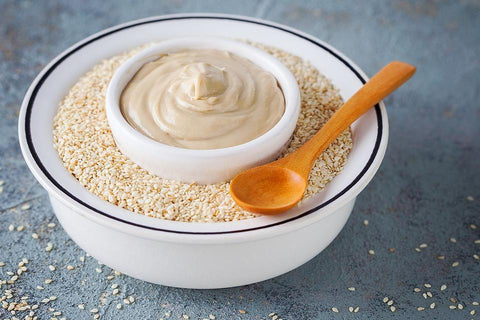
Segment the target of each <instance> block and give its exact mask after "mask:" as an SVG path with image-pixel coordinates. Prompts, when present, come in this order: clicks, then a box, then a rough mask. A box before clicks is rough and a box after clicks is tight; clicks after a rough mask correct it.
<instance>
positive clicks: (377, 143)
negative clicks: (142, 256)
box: [25, 16, 383, 235]
mask: <svg viewBox="0 0 480 320" xmlns="http://www.w3.org/2000/svg"><path fill="white" fill-rule="evenodd" d="M184 19H218V20H234V21H241V22H247V23H254V24H258V25H262V26H266V27H269V28H274V29H278V30H281V31H284V32H287V33H290V34H293V35H295V36H297V37H300V38H302V39H304V40H307V41H309V42H311V43H313V44H315V45H316V46H318V47H320V48H322V49H323V50H325V51H327V52H329V53H330V54H331V55H333V56H334V57H335V58H337V59H338V60H340V61H341V62H342V63H343V64H344V65H346V66H347V67H348V68H349V69H350V70H351V71H352V72H353V73H354V74H355V75H356V76H357V77H358V79H360V81H361V82H362V83H365V82H366V81H365V79H364V78H363V77H362V76H361V75H360V74H359V73H358V71H357V70H355V68H354V67H353V66H352V65H350V64H349V63H348V62H347V61H345V60H344V59H343V58H342V57H340V56H339V55H337V54H336V53H335V52H333V51H332V50H330V49H329V48H327V47H325V46H323V45H322V44H321V43H318V42H316V41H315V40H313V39H310V38H308V37H306V36H304V35H301V34H298V33H296V32H294V31H292V30H288V29H284V28H282V27H279V26H275V25H271V24H268V23H266V22H260V21H254V20H253V21H252V20H247V19H242V18H239V17H221V16H218V17H217V16H178V17H168V18H156V19H153V20H147V21H142V22H137V23H132V24H129V25H126V26H122V27H118V28H116V29H114V30H110V31H108V32H105V33H102V34H100V35H98V36H97V37H95V38H93V39H90V40H89V41H87V42H85V43H82V44H80V45H78V46H77V47H74V48H72V50H70V51H69V52H66V53H65V54H64V55H63V56H62V57H60V58H59V59H58V61H57V62H55V64H53V65H52V66H51V67H50V68H49V69H48V70H47V71H46V72H45V74H44V75H43V76H42V78H41V79H40V80H39V81H38V83H37V84H36V86H35V88H34V89H33V91H32V94H31V96H30V97H29V100H28V104H27V110H26V114H25V135H26V139H27V145H28V148H29V150H30V153H31V154H32V157H33V159H34V160H35V162H36V164H37V165H38V167H39V168H40V170H41V171H42V172H43V174H44V175H45V176H46V177H47V178H48V179H49V180H50V181H51V182H52V183H53V184H54V185H55V186H56V187H57V188H58V189H59V190H61V191H62V192H63V193H64V194H66V195H67V196H68V197H70V198H71V199H72V200H74V201H76V202H77V203H79V204H81V205H83V206H84V207H86V208H88V209H90V210H92V211H95V212H97V213H99V214H101V215H103V216H105V217H108V218H111V219H114V220H117V221H120V222H123V223H126V224H129V225H133V226H136V227H141V228H145V229H150V230H156V231H164V232H170V233H179V234H196V235H215V234H229V233H240V232H247V231H254V230H259V229H265V228H270V227H274V226H278V225H281V224H284V223H288V222H291V221H293V220H296V219H300V218H302V217H305V216H307V215H309V214H311V213H313V212H315V211H317V210H319V209H321V208H323V207H325V206H326V205H328V204H330V203H331V202H333V201H335V200H336V199H338V198H339V197H341V196H342V195H343V194H345V193H346V192H347V191H348V190H350V189H351V188H352V187H353V186H354V185H355V184H356V183H357V182H358V181H359V180H360V179H361V178H362V177H363V176H364V175H365V173H366V172H367V171H368V169H369V168H370V166H371V165H372V163H373V160H374V159H375V156H376V155H377V153H378V150H379V148H380V142H381V138H382V131H383V123H382V113H381V111H380V106H379V105H378V104H377V105H375V113H376V116H377V125H378V131H377V139H376V141H375V146H374V148H373V152H372V154H371V156H370V158H369V159H368V162H367V164H366V166H365V167H364V168H363V169H362V171H361V172H360V174H359V175H358V176H357V177H355V179H354V180H353V181H352V182H351V183H350V184H349V185H348V186H347V187H345V189H343V190H342V191H340V192H339V193H337V194H336V195H335V196H333V197H332V198H330V199H328V200H327V201H325V202H323V203H321V204H320V205H318V206H316V207H314V208H312V209H310V210H308V211H306V212H304V213H302V214H300V215H298V216H295V217H292V218H290V219H287V220H283V221H279V222H276V223H272V224H268V225H264V226H259V227H254V228H247V229H240V230H231V231H217V232H192V231H178V230H168V229H162V228H154V227H150V226H145V225H142V224H138V223H134V222H130V221H127V220H123V219H120V218H117V217H114V216H111V215H109V214H108V213H105V212H103V211H100V210H98V209H97V208H94V207H92V206H91V205H89V204H87V203H85V202H84V201H82V200H81V199H79V198H77V197H76V196H74V195H73V194H71V193H70V192H69V191H68V190H66V189H65V188H64V187H63V186H62V185H61V184H60V183H58V182H57V181H56V180H55V179H54V178H53V177H52V175H51V174H50V173H49V172H48V171H47V169H46V168H45V166H44V165H43V164H42V162H41V161H40V158H39V157H38V154H37V152H36V151H35V148H34V146H33V143H32V135H31V131H30V121H31V114H32V107H33V104H34V102H35V98H36V96H37V93H38V91H39V90H40V88H41V86H42V85H43V83H44V82H45V80H46V79H47V78H48V76H49V75H50V74H51V73H52V72H53V70H55V68H56V67H57V66H58V65H59V64H61V63H62V62H63V61H64V60H65V59H66V58H68V57H69V56H70V55H72V54H73V53H75V52H76V51H78V50H80V49H81V48H83V47H85V46H87V45H89V44H90V43H92V42H95V41H97V40H99V39H101V38H103V37H106V36H108V35H110V34H113V33H116V32H118V31H122V30H125V29H129V28H132V27H136V26H139V25H143V24H149V23H155V22H161V21H168V20H184Z"/></svg>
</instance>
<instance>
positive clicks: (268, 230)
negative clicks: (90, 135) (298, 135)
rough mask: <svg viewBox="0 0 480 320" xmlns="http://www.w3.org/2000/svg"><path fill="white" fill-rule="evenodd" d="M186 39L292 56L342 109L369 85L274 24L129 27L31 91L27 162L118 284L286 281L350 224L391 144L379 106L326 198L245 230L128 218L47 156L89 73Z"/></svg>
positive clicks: (367, 117)
mask: <svg viewBox="0 0 480 320" xmlns="http://www.w3.org/2000/svg"><path fill="white" fill-rule="evenodd" d="M187 35H190V36H206V35H209V36H212V35H213V36H219V37H232V38H245V37H248V38H249V39H250V40H252V41H256V42H261V43H263V44H265V45H269V46H274V47H277V48H280V49H282V50H284V51H287V52H291V53H293V54H295V55H297V56H299V57H301V58H302V59H304V60H306V61H309V62H310V63H311V64H312V65H313V66H314V67H315V68H317V69H318V70H319V71H320V72H321V73H323V74H324V75H325V76H326V77H328V78H329V79H331V81H332V82H333V84H334V85H335V86H336V87H337V88H338V89H339V92H340V94H341V95H342V97H343V98H344V99H348V98H349V97H351V96H352V94H354V93H355V92H356V91H357V90H358V89H359V88H360V87H361V86H362V85H363V83H364V82H365V81H366V80H367V79H368V78H367V76H366V75H365V74H364V73H363V72H362V71H361V69H360V68H359V67H358V66H357V65H355V63H353V62H352V61H350V60H349V59H348V58H347V57H346V56H345V55H343V54H342V53H340V52H339V51H337V50H336V49H335V48H333V47H332V46H330V45H328V44H327V43H325V42H322V41H321V40H319V39H317V38H315V37H313V36H311V35H308V34H306V33H304V32H301V31H298V30H295V29H293V28H290V27H287V26H284V25H280V24H277V23H274V22H270V21H265V20H259V19H255V18H249V17H242V16H233V15H224V14H178V15H169V16H160V17H151V18H146V19H142V20H137V21H132V22H128V23H125V24H123V25H120V26H115V27H113V28H109V29H107V30H104V31H101V32H99V33H97V34H94V35H92V36H90V37H88V38H87V39H85V40H83V41H81V42H79V43H77V44H75V45H74V46H72V47H71V48H68V49H67V50H66V51H65V52H63V53H61V54H60V55H59V56H58V57H56V58H55V59H53V60H52V62H51V63H49V64H48V65H47V66H46V67H45V68H44V69H43V70H42V71H41V72H40V74H39V75H38V77H37V78H36V79H35V80H34V81H33V83H32V85H31V86H30V88H29V89H28V91H27V93H26V95H25V99H24V101H23V104H22V108H21V110H20V115H19V125H18V126H19V140H20V147H21V148H22V153H23V156H24V158H25V161H26V162H27V165H28V167H29V168H30V170H31V171H32V173H33V174H34V176H35V178H36V179H37V180H38V181H39V183H40V184H41V185H42V186H43V187H44V188H45V189H46V190H47V191H48V194H49V197H50V201H51V203H52V207H53V210H54V212H55V214H56V216H57V218H58V220H59V222H60V223H61V225H62V226H63V228H64V230H65V231H66V232H67V233H68V235H69V236H70V237H71V238H72V239H73V240H74V241H75V242H76V243H77V244H78V245H79V246H80V247H81V248H82V249H83V250H85V251H87V252H88V253H89V254H91V255H92V256H93V257H95V258H96V259H98V260H100V261H102V262H103V263H105V264H106V265H107V266H109V267H110V268H113V269H115V270H118V271H121V272H123V273H124V274H127V275H129V276H132V277H135V278H138V279H142V280H145V281H149V282H153V283H157V284H162V285H168V286H174V287H184V288H224V287H233V286H239V285H245V284H249V283H253V282H258V281H262V280H266V279H269V278H272V277H275V276H278V275H280V274H283V273H285V272H288V271H290V270H292V269H294V268H296V267H298V266H300V265H302V264H303V263H305V262H307V261H308V260H310V259H312V258H313V257H315V256H316V255H317V254H318V253H319V252H321V251H322V250H323V249H325V248H326V247H327V246H328V245H329V243H330V242H332V241H333V239H334V238H335V237H336V236H337V234H338V233H339V232H340V231H341V230H342V228H343V226H344V225H345V223H346V221H347V219H348V217H349V216H350V213H351V212H352V208H353V205H354V203H355V199H356V197H357V196H358V195H359V193H360V192H361V191H362V190H363V189H364V188H365V187H366V186H367V184H368V182H369V181H370V180H371V179H372V178H373V176H374V175H375V173H376V172H377V170H378V168H379V166H380V164H381V162H382V159H383V155H384V154H385V149H386V147H387V142H388V117H387V113H386V110H385V106H384V105H383V103H380V104H378V105H377V106H375V108H373V109H372V110H370V111H369V112H367V113H366V114H364V115H363V116H362V117H361V118H360V119H358V120H357V121H355V122H354V123H353V124H352V126H351V129H352V138H353V147H352V150H351V151H350V154H349V156H348V161H347V163H346V165H345V167H344V168H343V170H342V171H341V172H340V173H339V175H338V176H336V177H335V178H334V179H333V180H332V181H331V182H330V183H329V184H328V185H327V186H326V188H325V190H324V191H323V192H321V193H320V194H318V195H316V196H314V197H312V198H310V199H308V200H306V201H305V202H303V203H302V204H301V205H300V206H298V207H296V208H293V209H291V210H289V211H288V212H285V213H283V214H280V215H276V216H262V217H259V218H255V219H248V220H243V221H234V222H221V223H186V222H178V221H168V220H162V219H155V218H150V217H147V216H144V215H141V214H135V213H132V212H130V211H128V210H125V209H122V208H120V207H117V206H115V205H113V204H111V203H109V202H107V201H104V200H102V199H100V198H99V197H97V196H96V195H94V194H92V193H91V192H89V191H88V190H87V189H86V188H84V187H83V186H82V185H81V184H80V182H78V181H77V180H76V179H75V178H74V177H73V176H72V174H71V173H70V172H69V171H68V170H67V169H66V168H65V167H64V165H63V163H62V161H61V159H60V157H59V156H58V153H57V152H56V150H55V148H54V147H53V143H52V141H53V133H52V127H53V119H54V117H55V115H56V113H57V106H58V103H59V102H60V101H61V100H62V99H63V97H64V96H65V94H66V92H68V90H69V89H70V88H71V86H72V85H73V84H75V83H76V82H77V81H78V79H79V77H81V76H82V75H84V74H85V73H86V72H87V71H89V70H90V69H91V68H92V66H93V65H95V64H97V63H99V61H101V60H102V59H107V58H109V57H111V56H113V55H116V54H118V53H119V52H124V51H126V50H129V49H131V48H133V47H136V46H139V45H142V44H145V43H147V42H151V41H162V40H166V39H168V38H172V37H184V36H187ZM338 254H342V253H341V252H339V253H338ZM332 263H335V262H334V261H333V262H332Z"/></svg>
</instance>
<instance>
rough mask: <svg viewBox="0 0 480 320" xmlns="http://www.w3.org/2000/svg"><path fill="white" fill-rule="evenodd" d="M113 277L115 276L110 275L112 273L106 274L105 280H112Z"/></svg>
mask: <svg viewBox="0 0 480 320" xmlns="http://www.w3.org/2000/svg"><path fill="white" fill-rule="evenodd" d="M114 278H115V276H112V275H109V276H107V280H113V279H114Z"/></svg>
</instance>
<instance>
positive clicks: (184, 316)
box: [182, 314, 190, 320]
mask: <svg viewBox="0 0 480 320" xmlns="http://www.w3.org/2000/svg"><path fill="white" fill-rule="evenodd" d="M182 317H183V319H185V320H188V319H190V317H189V316H187V315H186V314H184V315H182Z"/></svg>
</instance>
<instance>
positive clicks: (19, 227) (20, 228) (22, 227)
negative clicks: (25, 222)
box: [17, 226, 25, 232]
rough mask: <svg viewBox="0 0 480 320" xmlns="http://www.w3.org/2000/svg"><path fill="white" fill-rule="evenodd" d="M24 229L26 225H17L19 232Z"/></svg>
mask: <svg viewBox="0 0 480 320" xmlns="http://www.w3.org/2000/svg"><path fill="white" fill-rule="evenodd" d="M23 229H25V227H24V226H18V227H17V231H19V232H20V231H23Z"/></svg>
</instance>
